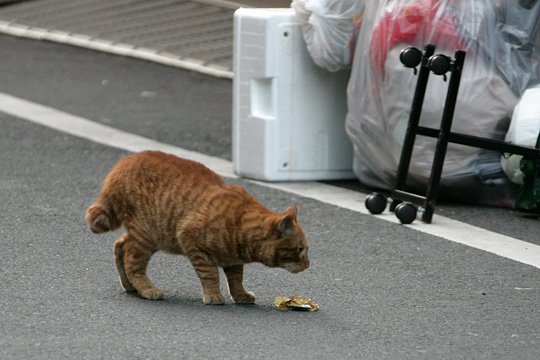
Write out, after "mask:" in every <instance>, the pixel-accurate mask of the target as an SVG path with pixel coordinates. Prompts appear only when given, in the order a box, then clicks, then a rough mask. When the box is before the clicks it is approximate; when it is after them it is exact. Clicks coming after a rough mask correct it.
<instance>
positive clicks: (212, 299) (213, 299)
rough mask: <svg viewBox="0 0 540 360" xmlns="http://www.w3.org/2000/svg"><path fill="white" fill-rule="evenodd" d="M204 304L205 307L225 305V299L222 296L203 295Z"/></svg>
mask: <svg viewBox="0 0 540 360" xmlns="http://www.w3.org/2000/svg"><path fill="white" fill-rule="evenodd" d="M203 303H204V304H205V305H222V304H225V298H224V297H223V295H221V294H219V293H218V294H203Z"/></svg>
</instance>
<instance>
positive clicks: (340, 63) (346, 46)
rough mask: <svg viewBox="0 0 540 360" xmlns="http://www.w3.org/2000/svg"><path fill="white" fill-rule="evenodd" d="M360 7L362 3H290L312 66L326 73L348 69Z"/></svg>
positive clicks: (308, 0)
mask: <svg viewBox="0 0 540 360" xmlns="http://www.w3.org/2000/svg"><path fill="white" fill-rule="evenodd" d="M363 4H364V1H363V0H361V1H359V0H293V2H292V3H291V7H292V8H293V9H295V12H296V16H297V18H298V19H299V20H300V21H301V22H302V23H303V24H304V25H303V35H304V40H305V41H306V46H307V49H308V52H309V53H310V55H311V58H312V59H313V61H314V62H315V64H317V65H319V66H321V67H323V68H325V69H327V70H329V71H338V70H340V69H343V68H347V67H349V66H350V64H351V61H352V58H351V55H352V53H353V47H354V41H353V39H354V29H355V28H356V27H357V26H359V24H360V20H361V13H362V9H363Z"/></svg>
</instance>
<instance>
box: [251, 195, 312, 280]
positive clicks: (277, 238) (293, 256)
mask: <svg viewBox="0 0 540 360" xmlns="http://www.w3.org/2000/svg"><path fill="white" fill-rule="evenodd" d="M297 213H298V207H297V206H296V205H291V206H289V207H288V208H287V209H286V210H285V211H283V212H281V213H277V214H275V215H274V216H273V217H272V218H271V219H269V222H268V225H267V226H268V228H267V234H268V235H267V238H266V239H264V241H263V245H262V247H261V253H260V254H259V255H260V256H259V258H260V261H261V262H262V263H263V264H265V265H266V266H270V267H280V268H283V269H285V270H288V271H290V272H291V273H293V274H296V273H299V272H301V271H304V270H306V269H307V268H308V267H309V258H308V250H309V241H308V239H306V236H305V235H304V231H303V230H302V227H301V226H300V224H299V223H298V220H297Z"/></svg>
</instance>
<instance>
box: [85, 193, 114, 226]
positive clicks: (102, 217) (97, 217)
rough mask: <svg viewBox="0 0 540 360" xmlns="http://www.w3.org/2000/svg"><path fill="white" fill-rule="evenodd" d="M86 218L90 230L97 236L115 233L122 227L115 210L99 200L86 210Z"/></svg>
mask: <svg viewBox="0 0 540 360" xmlns="http://www.w3.org/2000/svg"><path fill="white" fill-rule="evenodd" d="M84 218H85V219H86V222H87V223H88V225H90V230H92V232H93V233H95V234H100V233H104V232H107V231H114V230H116V229H118V228H119V227H120V225H122V222H121V221H120V219H118V216H116V213H115V212H114V210H113V208H112V207H111V206H110V205H108V204H107V203H106V202H101V201H99V199H98V200H97V201H96V202H95V203H94V204H92V205H90V207H89V208H88V209H86V214H85V217H84Z"/></svg>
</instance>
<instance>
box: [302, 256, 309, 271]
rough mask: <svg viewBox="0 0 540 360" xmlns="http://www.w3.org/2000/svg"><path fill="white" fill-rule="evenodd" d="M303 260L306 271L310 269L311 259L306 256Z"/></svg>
mask: <svg viewBox="0 0 540 360" xmlns="http://www.w3.org/2000/svg"><path fill="white" fill-rule="evenodd" d="M302 260H303V263H304V264H303V265H304V270H305V269H307V268H308V267H309V259H308V257H307V256H306V257H304V258H303V259H302Z"/></svg>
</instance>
